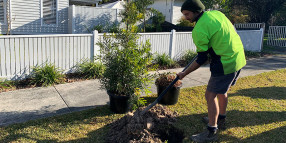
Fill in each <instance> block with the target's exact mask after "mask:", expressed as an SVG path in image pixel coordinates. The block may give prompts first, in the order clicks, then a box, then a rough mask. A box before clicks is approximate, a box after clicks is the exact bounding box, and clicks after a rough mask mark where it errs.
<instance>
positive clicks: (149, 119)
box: [106, 105, 183, 143]
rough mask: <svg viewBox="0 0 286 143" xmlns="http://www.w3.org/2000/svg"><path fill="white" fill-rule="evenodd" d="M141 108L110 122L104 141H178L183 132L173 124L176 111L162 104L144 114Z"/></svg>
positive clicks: (125, 142) (123, 142) (121, 142)
mask: <svg viewBox="0 0 286 143" xmlns="http://www.w3.org/2000/svg"><path fill="white" fill-rule="evenodd" d="M143 109H144V108H140V109H138V110H136V111H135V112H133V113H131V112H129V113H128V114H127V115H126V116H124V117H123V118H121V119H119V120H117V121H115V122H113V123H112V124H110V131H109V133H108V135H107V136H108V138H107V140H106V141H107V142H110V143H111V142H112V143H114V142H118V143H128V142H129V143H152V142H156V143H157V142H158V143H160V142H164V141H165V140H168V142H180V141H178V140H182V139H183V132H181V131H179V130H178V129H176V128H174V126H173V123H174V122H175V121H176V119H175V117H176V116H178V114H177V113H176V112H172V111H170V110H169V109H168V108H166V107H164V106H162V105H156V106H154V107H152V108H151V109H149V111H147V112H146V113H145V114H144V115H140V113H141V112H142V110H143ZM174 135H175V136H174ZM174 137H175V138H174ZM171 140H173V141H171Z"/></svg>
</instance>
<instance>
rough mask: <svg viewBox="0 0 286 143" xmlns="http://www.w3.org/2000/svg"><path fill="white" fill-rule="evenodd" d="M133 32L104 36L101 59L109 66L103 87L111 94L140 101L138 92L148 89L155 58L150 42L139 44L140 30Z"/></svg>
mask: <svg viewBox="0 0 286 143" xmlns="http://www.w3.org/2000/svg"><path fill="white" fill-rule="evenodd" d="M130 28H131V29H127V30H120V32H119V33H115V34H112V35H106V34H104V36H103V40H101V41H100V42H99V43H98V45H99V46H100V56H101V57H100V59H101V60H102V63H103V64H104V66H105V70H104V73H103V77H102V78H100V83H101V84H102V87H103V88H104V89H106V90H107V91H111V92H113V93H115V94H117V95H125V96H131V98H136V97H137V96H136V95H135V92H136V91H137V89H139V90H144V91H145V92H146V91H147V90H146V89H147V88H146V85H148V83H149V82H151V79H152V76H151V75H149V74H148V70H149V67H148V65H150V64H151V61H152V59H153V57H152V53H151V44H150V42H149V41H146V42H145V43H142V44H137V40H138V38H139V35H138V34H137V33H136V32H134V31H137V30H136V27H130ZM137 99H138V98H137Z"/></svg>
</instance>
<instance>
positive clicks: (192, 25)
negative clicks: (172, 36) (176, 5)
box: [176, 17, 195, 27]
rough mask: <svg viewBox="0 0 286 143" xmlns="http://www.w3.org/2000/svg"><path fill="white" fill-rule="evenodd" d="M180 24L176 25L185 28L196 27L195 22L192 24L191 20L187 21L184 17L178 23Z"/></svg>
mask: <svg viewBox="0 0 286 143" xmlns="http://www.w3.org/2000/svg"><path fill="white" fill-rule="evenodd" d="M178 22H179V23H178V24H176V25H178V26H184V27H195V22H193V23H191V22H190V21H189V20H187V19H186V18H185V17H182V18H181V19H179V21H178Z"/></svg>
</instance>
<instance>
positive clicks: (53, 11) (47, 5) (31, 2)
mask: <svg viewBox="0 0 286 143" xmlns="http://www.w3.org/2000/svg"><path fill="white" fill-rule="evenodd" d="M68 6H69V1H68V0H0V25H1V29H0V33H1V34H6V33H10V34H45V33H67V29H68V28H67V25H68V14H67V12H68Z"/></svg>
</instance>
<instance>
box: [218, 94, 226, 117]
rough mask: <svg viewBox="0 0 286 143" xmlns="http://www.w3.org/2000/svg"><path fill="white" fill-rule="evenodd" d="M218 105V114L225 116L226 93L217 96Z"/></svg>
mask: <svg viewBox="0 0 286 143" xmlns="http://www.w3.org/2000/svg"><path fill="white" fill-rule="evenodd" d="M217 97H218V105H219V114H220V115H226V107H227V103H228V99H227V93H225V94H218V95H217Z"/></svg>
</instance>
